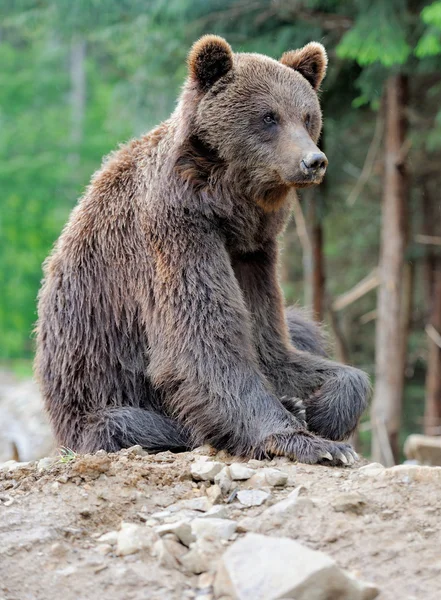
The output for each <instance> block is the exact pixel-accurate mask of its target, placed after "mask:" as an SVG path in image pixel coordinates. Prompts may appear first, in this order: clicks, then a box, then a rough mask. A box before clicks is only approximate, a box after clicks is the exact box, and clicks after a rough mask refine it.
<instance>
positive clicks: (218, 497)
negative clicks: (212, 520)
mask: <svg viewBox="0 0 441 600" xmlns="http://www.w3.org/2000/svg"><path fill="white" fill-rule="evenodd" d="M206 494H207V498H208V499H209V500H210V502H211V503H212V504H217V503H218V502H221V501H222V490H221V488H220V486H219V485H217V483H215V484H214V485H211V486H210V487H209V488H208V489H207V491H206Z"/></svg>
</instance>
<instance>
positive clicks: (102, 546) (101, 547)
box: [96, 544, 112, 556]
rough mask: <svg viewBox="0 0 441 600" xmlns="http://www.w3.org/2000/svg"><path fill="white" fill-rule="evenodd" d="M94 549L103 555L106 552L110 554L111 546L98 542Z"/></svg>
mask: <svg viewBox="0 0 441 600" xmlns="http://www.w3.org/2000/svg"><path fill="white" fill-rule="evenodd" d="M96 551H97V552H98V553H99V554H102V555H103V556H105V555H106V554H110V553H111V552H112V546H111V545H110V544H98V546H97V547H96Z"/></svg>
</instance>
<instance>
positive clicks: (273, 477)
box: [248, 467, 288, 488]
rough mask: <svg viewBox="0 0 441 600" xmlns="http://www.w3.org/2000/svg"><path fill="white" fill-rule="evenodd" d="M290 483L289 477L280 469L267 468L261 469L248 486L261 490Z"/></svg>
mask: <svg viewBox="0 0 441 600" xmlns="http://www.w3.org/2000/svg"><path fill="white" fill-rule="evenodd" d="M287 483H288V475H287V473H284V472H283V471H280V470H279V469H273V468H271V467H267V468H265V469H259V471H257V472H256V473H255V475H253V476H252V477H251V479H250V480H249V481H248V484H249V485H250V486H252V487H253V488H261V487H265V486H270V487H275V486H280V487H282V486H285V485H286V484H287Z"/></svg>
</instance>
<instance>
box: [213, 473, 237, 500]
mask: <svg viewBox="0 0 441 600" xmlns="http://www.w3.org/2000/svg"><path fill="white" fill-rule="evenodd" d="M214 482H215V483H216V484H217V485H218V486H219V487H220V490H221V493H222V495H223V496H226V495H227V494H228V493H229V492H230V490H231V488H232V485H233V481H232V479H231V475H230V469H229V467H224V468H223V469H221V471H219V473H218V474H217V475H216V476H215V478H214Z"/></svg>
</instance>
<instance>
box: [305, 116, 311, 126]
mask: <svg viewBox="0 0 441 600" xmlns="http://www.w3.org/2000/svg"><path fill="white" fill-rule="evenodd" d="M310 125H311V115H310V114H309V113H308V114H306V115H305V127H307V128H308V127H309V126H310Z"/></svg>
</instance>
